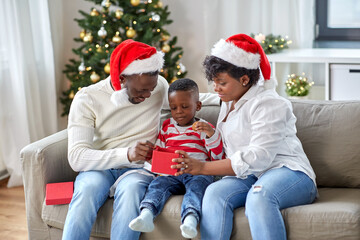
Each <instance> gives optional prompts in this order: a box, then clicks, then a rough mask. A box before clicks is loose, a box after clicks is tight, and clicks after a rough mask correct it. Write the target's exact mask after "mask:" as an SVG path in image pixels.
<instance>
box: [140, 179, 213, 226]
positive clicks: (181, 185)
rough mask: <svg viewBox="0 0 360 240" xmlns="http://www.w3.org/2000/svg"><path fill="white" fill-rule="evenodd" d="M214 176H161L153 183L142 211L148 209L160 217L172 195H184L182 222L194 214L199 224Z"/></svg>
mask: <svg viewBox="0 0 360 240" xmlns="http://www.w3.org/2000/svg"><path fill="white" fill-rule="evenodd" d="M213 180H214V178H213V176H203V175H197V176H193V175H190V174H183V175H180V176H177V177H175V176H159V177H157V178H155V180H154V181H152V182H151V184H150V185H149V188H148V190H147V192H146V195H145V198H144V200H143V201H142V202H141V204H140V209H143V208H147V209H149V210H150V211H151V212H152V213H153V214H154V217H156V216H157V215H159V213H160V212H161V210H162V209H163V208H164V205H165V203H166V201H167V200H168V198H169V197H170V196H171V195H181V194H184V199H183V201H182V204H181V222H184V219H185V217H186V215H188V214H190V213H192V214H194V215H195V217H196V219H197V220H198V222H199V221H200V215H201V202H202V199H203V196H204V192H205V189H206V187H207V186H208V185H209V184H211V183H212V182H213Z"/></svg>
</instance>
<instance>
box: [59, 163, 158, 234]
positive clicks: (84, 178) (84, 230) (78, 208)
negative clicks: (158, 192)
mask: <svg viewBox="0 0 360 240" xmlns="http://www.w3.org/2000/svg"><path fill="white" fill-rule="evenodd" d="M129 170H134V169H132V168H124V169H110V170H104V171H86V172H80V173H79V175H78V176H77V177H76V180H75V183H74V194H73V198H72V200H71V203H70V205H69V211H68V214H67V216H66V221H65V226H64V231H63V239H66V240H68V239H76V240H79V239H86V240H88V239H89V237H90V232H91V229H92V226H93V224H94V222H95V219H96V216H97V212H98V210H99V208H100V207H101V206H102V205H103V204H104V203H105V201H106V200H107V199H108V197H109V189H110V187H111V186H112V184H113V183H114V182H115V181H116V179H117V178H118V177H119V176H121V175H122V174H124V173H125V172H127V171H129ZM138 171H145V170H143V169H138ZM124 176H125V175H124ZM153 179H154V178H153V176H151V175H149V174H147V175H145V174H141V173H138V172H133V173H130V174H129V175H126V176H125V177H124V178H123V179H122V180H121V181H120V182H119V184H118V185H117V188H116V190H115V194H114V205H113V208H114V211H113V215H112V224H111V239H139V237H140V232H136V231H132V230H131V229H130V228H129V227H128V225H129V223H130V221H131V220H132V219H134V218H136V217H137V216H138V215H139V206H140V202H141V200H142V199H143V197H144V195H145V192H146V189H147V187H148V185H149V183H150V182H151V181H152V180H153Z"/></svg>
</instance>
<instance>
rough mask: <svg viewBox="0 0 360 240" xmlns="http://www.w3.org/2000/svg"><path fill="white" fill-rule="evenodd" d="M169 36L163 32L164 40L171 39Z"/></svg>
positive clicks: (162, 37) (162, 38)
mask: <svg viewBox="0 0 360 240" xmlns="http://www.w3.org/2000/svg"><path fill="white" fill-rule="evenodd" d="M169 38H170V36H169V35H167V34H162V35H161V40H163V41H167V40H169Z"/></svg>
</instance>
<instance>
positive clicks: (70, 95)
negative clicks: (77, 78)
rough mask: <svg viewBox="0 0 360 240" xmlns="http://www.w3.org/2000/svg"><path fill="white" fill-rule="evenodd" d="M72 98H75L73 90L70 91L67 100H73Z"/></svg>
mask: <svg viewBox="0 0 360 240" xmlns="http://www.w3.org/2000/svg"><path fill="white" fill-rule="evenodd" d="M74 96H75V94H74V91H73V90H71V92H70V94H69V98H70V99H73V98H74Z"/></svg>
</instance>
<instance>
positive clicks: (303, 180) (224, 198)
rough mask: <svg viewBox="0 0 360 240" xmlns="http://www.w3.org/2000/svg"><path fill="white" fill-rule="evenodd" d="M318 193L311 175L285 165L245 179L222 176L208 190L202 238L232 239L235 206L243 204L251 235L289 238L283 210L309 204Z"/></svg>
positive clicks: (204, 208) (202, 222) (205, 200)
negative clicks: (259, 175)
mask: <svg viewBox="0 0 360 240" xmlns="http://www.w3.org/2000/svg"><path fill="white" fill-rule="evenodd" d="M316 194H317V189H316V186H315V184H314V182H313V181H312V180H311V178H310V177H308V176H307V175H306V174H305V173H303V172H299V171H292V170H290V169H288V168H286V167H282V168H277V169H271V170H268V171H267V172H266V173H264V175H262V176H261V177H260V178H259V179H257V178H256V177H255V176H253V175H250V176H248V178H246V179H241V178H236V177H226V178H223V179H221V180H220V181H217V182H215V183H213V184H211V185H210V186H209V187H208V188H207V190H206V192H205V195H204V200H203V209H202V221H201V223H200V230H201V239H204V240H213V239H217V240H223V239H230V236H231V232H232V227H233V216H234V210H235V209H236V208H239V207H244V206H245V213H246V216H247V218H248V220H249V225H250V230H251V236H252V239H254V240H263V239H267V240H271V239H274V240H282V239H286V229H285V224H284V220H283V218H282V215H281V212H280V210H281V209H284V208H289V207H293V206H298V205H303V204H310V203H312V202H313V201H314V199H315V197H316ZM237 231H241V229H237Z"/></svg>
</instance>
